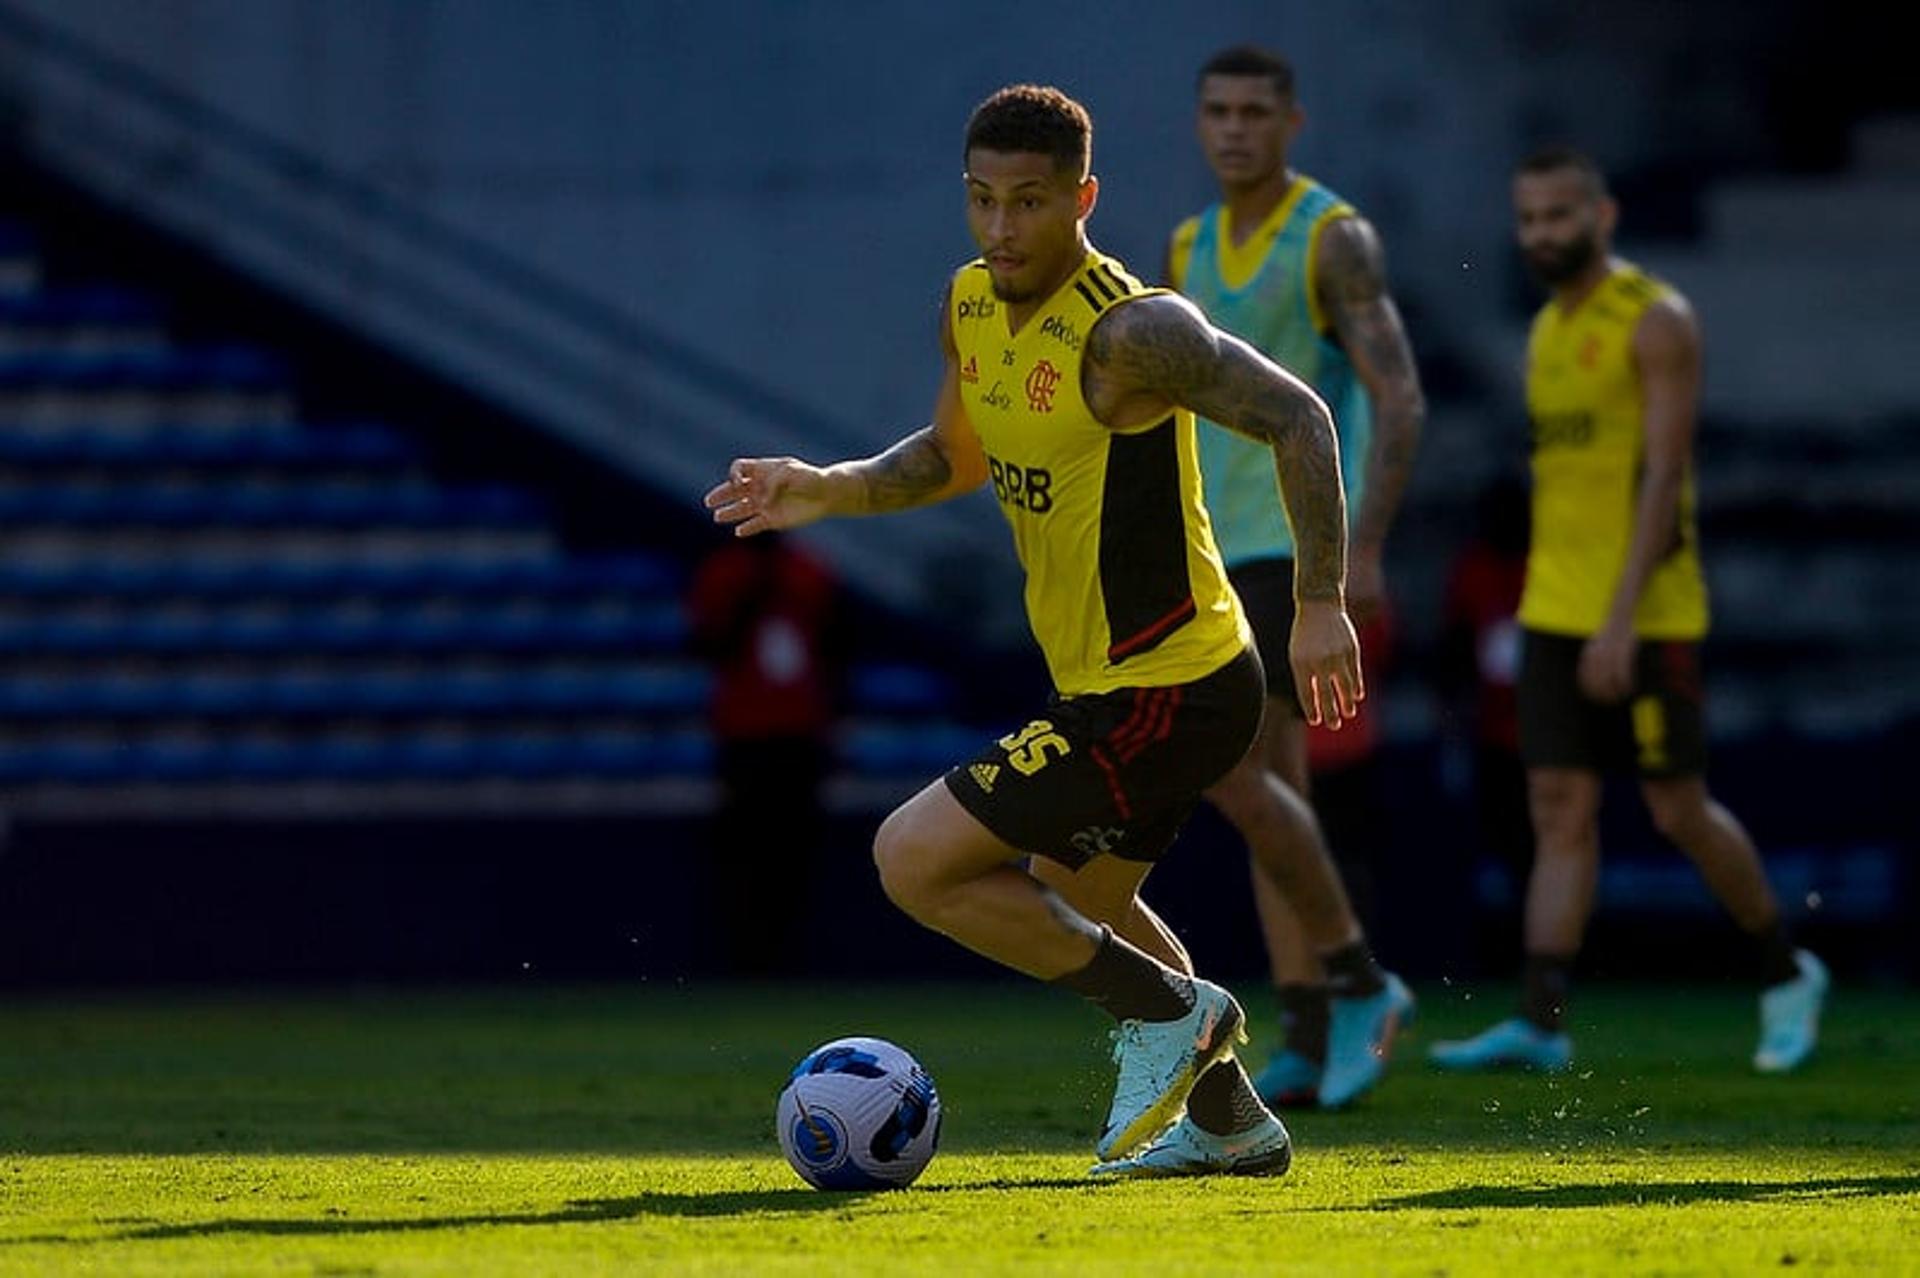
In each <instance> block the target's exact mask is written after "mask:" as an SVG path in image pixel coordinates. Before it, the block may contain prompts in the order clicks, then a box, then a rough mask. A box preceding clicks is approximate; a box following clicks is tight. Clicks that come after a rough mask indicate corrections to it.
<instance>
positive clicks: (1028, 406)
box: [706, 85, 1363, 1176]
mask: <svg viewBox="0 0 1920 1278" xmlns="http://www.w3.org/2000/svg"><path fill="white" fill-rule="evenodd" d="M1091 140H1092V124H1091V122H1090V120H1089V119H1088V117H1087V113H1086V111H1085V110H1084V109H1083V108H1082V107H1081V106H1080V105H1079V104H1078V103H1076V102H1074V101H1073V100H1072V99H1071V98H1069V97H1067V96H1066V95H1065V94H1063V93H1061V92H1060V91H1059V90H1057V89H1052V88H1043V87H1037V86H1033V85H1019V86H1013V87H1009V88H1006V89H1002V90H1001V91H999V92H998V93H995V94H994V95H993V96H992V97H990V98H988V99H987V100H986V101H985V102H983V103H982V104H981V105H980V106H979V107H978V108H977V109H976V110H975V111H974V113H973V116H972V118H971V120H970V121H969V122H968V125H967V133H966V145H965V163H966V170H965V185H966V200H967V225H968V229H969V230H970V231H971V232H972V235H973V238H974V241H975V243H976V244H978V245H979V248H980V253H981V256H980V257H979V258H978V259H976V260H974V261H972V262H969V263H968V264H967V265H965V266H963V267H961V268H960V269H959V270H958V271H957V272H956V273H955V274H954V276H953V277H952V280H951V283H950V284H949V286H948V290H947V297H946V302H945V305H944V307H943V309H942V314H941V327H940V334H941V336H940V341H941V348H942V352H943V354H944V356H945V361H944V365H945V366H944V373H943V378H942V382H941V386H940V391H939V396H938V399H937V400H936V402H935V405H934V411H933V421H932V424H930V425H928V426H926V427H925V428H923V429H921V430H919V431H917V432H915V433H913V434H911V435H908V436H907V437H906V438H904V439H902V440H901V441H900V442H898V443H897V444H895V445H894V446H893V447H891V448H889V449H887V450H886V451H885V452H882V453H880V454H878V455H876V456H873V457H869V458H866V459H864V460H859V461H850V462H841V463H839V464H838V465H833V466H828V467H824V468H822V467H817V466H813V465H809V464H807V463H806V462H802V461H799V460H796V459H794V458H790V457H789V458H761V459H752V460H736V461H734V462H733V463H731V465H730V466H729V469H728V475H727V478H726V480H725V482H723V483H721V484H719V485H718V486H717V487H715V488H714V489H713V490H712V491H711V492H710V493H708V494H707V497H706V502H707V505H708V507H709V508H711V509H712V511H713V513H714V518H715V519H716V520H718V521H720V522H722V523H727V524H732V525H734V526H735V529H736V531H737V532H738V533H741V534H751V533H756V532H760V531H763V530H765V529H769V528H791V527H797V526H799V525H802V524H806V523H809V522H811V521H813V520H816V519H820V518H822V517H825V516H834V515H864V514H879V513H882V512H886V511H895V510H906V509H910V508H913V507H916V506H924V505H927V504H929V503H932V502H937V501H942V500H945V499H947V498H949V497H953V496H955V495H958V494H960V493H965V492H969V491H972V490H973V489H975V488H977V487H980V486H982V485H985V484H989V483H990V484H991V485H992V488H993V493H994V496H995V497H996V498H997V499H998V500H999V504H1000V509H1001V512H1002V514H1003V515H1004V516H1005V517H1006V520H1007V523H1008V525H1009V526H1010V528H1011V529H1012V533H1013V541H1014V547H1015V550H1016V551H1017V552H1018V555H1019V558H1020V562H1021V565H1022V567H1023V568H1024V569H1025V573H1026V588H1025V602H1026V607H1027V616H1028V620H1029V623H1030V624H1031V626H1032V629H1033V634H1034V637H1035V638H1036V639H1037V640H1038V642H1039V645H1040V648H1041V651H1042V653H1043V654H1044V656H1045V658H1046V661H1047V666H1048V671H1049V674H1050V675H1051V677H1052V681H1053V685H1054V688H1055V692H1056V695H1055V696H1054V698H1053V699H1052V700H1051V701H1050V702H1049V703H1048V704H1047V705H1046V706H1045V707H1044V708H1043V709H1041V710H1040V711H1039V712H1038V713H1037V714H1036V715H1035V717H1034V718H1033V720H1032V721H1031V722H1029V723H1027V724H1026V725H1024V726H1023V727H1021V728H1019V729H1017V730H1015V731H1013V732H1010V733H1008V734H1007V735H1005V736H1003V737H1001V738H1000V739H999V740H998V741H997V742H995V743H993V744H992V745H990V746H988V747H987V748H986V749H984V750H983V751H982V752H981V753H980V754H979V755H978V756H977V757H975V758H974V759H972V760H970V761H968V762H965V763H963V764H961V765H959V766H957V767H955V768H954V769H953V770H951V771H950V772H948V773H947V774H946V776H945V777H944V778H943V779H941V780H939V781H936V782H934V783H932V784H930V785H928V786H927V787H926V788H925V789H923V790H921V791H920V792H919V793H918V794H916V795H914V796H913V797H912V798H911V799H909V800H907V801H906V802H905V803H904V804H903V805H901V807H899V808H898V809H896V810H895V811H894V812H893V813H892V814H891V815H890V816H888V817H887V819H886V821H885V822H883V823H882V825H881V827H880V830H879V833H878V834H877V835H876V836H875V839H874V860H875V862H876V863H877V865H878V868H879V873H880V880H881V883H882V886H883V887H884V888H885V890H886V892H887V895H888V896H889V897H890V898H891V899H892V900H893V902H894V903H895V904H896V905H898V906H899V907H900V908H901V909H903V910H905V911H906V912H907V913H908V914H909V915H911V916H912V917H914V918H915V919H917V920H918V921H919V922H921V923H922V924H924V925H926V926H927V927H929V928H932V929H934V930H935V931H939V932H943V933H945V934H946V935H947V936H950V937H952V938H953V939H954V940H955V941H958V942H959V943H960V944H962V945H964V946H966V947H968V948H969V949H972V950H975V951H977V952H978V953H980V954H983V955H985V956H987V957H988V958H991V959H993V960H995V961H997V962H999V963H1002V964H1004V965H1006V966H1008V967H1011V968H1014V969H1016V970H1018V971H1021V972H1024V973H1026V974H1028V975H1030V976H1034V977H1037V978H1039V979H1041V980H1045V981H1051V982H1054V983H1056V984H1059V985H1061V986H1064V987H1065V988H1067V989H1069V990H1072V991H1074V992H1076V993H1078V994H1081V995H1083V996H1085V997H1087V998H1088V999H1090V1000H1092V1001H1093V1002H1095V1003H1096V1004H1098V1005H1099V1006H1100V1007H1102V1008H1103V1009H1105V1010H1106V1011H1107V1012H1108V1013H1109V1014H1111V1015H1112V1016H1113V1017H1114V1018H1115V1020H1116V1021H1117V1022H1118V1028H1117V1029H1116V1031H1115V1043H1116V1045H1115V1051H1114V1056H1115V1060H1116V1062H1117V1064H1118V1067H1119V1078H1118V1081H1117V1083H1116V1086H1115V1091H1114V1097H1113V1103H1112V1107H1111V1109H1110V1111H1109V1113H1108V1116H1107V1120H1106V1125H1105V1127H1104V1129H1103V1130H1102V1132H1101V1135H1100V1140H1099V1144H1098V1147H1097V1148H1098V1155H1099V1158H1100V1159H1101V1160H1102V1161H1101V1162H1100V1164H1099V1165H1097V1166H1096V1168H1095V1172H1096V1173H1097V1174H1102V1175H1123V1176H1127V1175H1155V1174H1159V1175H1168V1174H1194V1173H1210V1172H1235V1173H1245V1174H1255V1173H1268V1174H1273V1173H1278V1172H1283V1171H1285V1170H1286V1168H1287V1166H1288V1164H1289V1162H1290V1160H1291V1157H1292V1153H1291V1146H1290V1144H1289V1142H1288V1137H1287V1131H1286V1128H1285V1127H1284V1126H1283V1125H1282V1124H1281V1123H1280V1121H1279V1120H1278V1119H1277V1118H1275V1117H1274V1116H1273V1114H1272V1113H1270V1112H1269V1111H1268V1109H1267V1108H1266V1106H1264V1105H1263V1104H1261V1102H1260V1099H1259V1097H1258V1096H1257V1095H1256V1094H1255V1093H1254V1091H1253V1088H1252V1085H1251V1083H1250V1082H1249V1080H1248V1078H1247V1076H1246V1073H1245V1071H1244V1070H1243V1069H1242V1068H1241V1066H1240V1064H1239V1062H1238V1061H1237V1060H1236V1059H1235V1058H1234V1056H1233V1046H1234V1043H1235V1042H1236V1041H1239V1040H1243V1039H1244V1037H1245V1033H1244V1030H1243V1028H1242V1025H1243V1022H1244V1019H1245V1017H1244V1014H1243V1012H1242V1011H1241V1008H1240V1006H1239V1004H1238V1003H1237V1002H1235V1000H1234V999H1233V996H1232V995H1230V994H1229V993H1228V992H1227V991H1226V990H1225V989H1223V988H1221V987H1220V986H1218V985H1215V984H1213V983H1212V982H1209V981H1205V980H1201V979H1199V978H1198V977H1196V976H1195V975H1194V974H1193V965H1192V963H1191V961H1190V960H1189V958H1188V956H1187V953H1186V951H1185V949H1184V948H1183V947H1182V946H1181V944H1180V942H1179V941H1178V940H1177V939H1176V938H1175V937H1174V935H1173V933H1172V932H1171V930H1169V929H1168V928H1167V927H1166V925H1165V924H1164V923H1163V922H1162V921H1161V920H1160V919H1159V918H1158V916H1157V915H1155V914H1154V913H1153V911H1152V910H1151V909H1149V908H1148V907H1147V906H1146V905H1145V904H1144V903H1143V902H1142V901H1141V900H1140V898H1139V892H1138V889H1139V887H1140V884H1141V881H1142V880H1143V879H1144V878H1145V877H1146V874H1147V871H1148V870H1149V869H1150V868H1152V865H1153V862H1154V860H1155V859H1156V858H1157V857H1159V856H1160V854H1161V853H1162V852H1163V851H1164V850H1165V849H1166V848H1167V846H1168V845H1169V844H1170V843H1171V842H1172V840H1173V838H1174V835H1175V833H1176V832H1177V831H1178V829H1179V827H1180V826H1181V824H1182V823H1183V822H1184V820H1185V819H1186V817H1187V815H1188V813H1189V812H1190V811H1191V810H1192V808H1193V807H1194V805H1195V804H1196V803H1197V802H1198V800H1199V797H1200V794H1201V792H1202V790H1204V789H1205V788H1206V787H1207V786H1209V785H1211V784H1212V783H1213V782H1215V781H1217V780H1218V779H1219V778H1220V777H1222V776H1224V775H1225V774H1226V773H1227V772H1228V770H1229V769H1231V768H1232V767H1233V766H1234V764H1236V763H1237V762H1239V760H1240V759H1241V757H1242V756H1243V755H1245V754H1246V752H1247V749H1248V747H1249V746H1251V745H1252V743H1253V741H1254V738H1255V735H1256V734H1257V732H1258V731H1259V726H1260V717H1261V713H1262V709H1263V704H1262V696H1263V690H1264V686H1265V683H1264V679H1265V676H1264V674H1263V671H1262V668H1261V662H1260V657H1259V654H1258V653H1257V652H1256V651H1255V650H1254V647H1253V644H1252V640H1251V634H1250V632H1249V630H1248V628H1247V622H1246V619H1245V617H1244V615H1243V614H1242V612H1241V609H1240V604H1239V601H1238V600H1237V599H1236V598H1235V597H1234V594H1233V591H1232V589H1231V587H1230V586H1229V585H1228V584H1227V577H1226V572H1225V570H1224V568H1223V567H1222V566H1221V563H1220V556H1219V552H1218V551H1217V550H1216V548H1215V546H1214V542H1213V535H1212V532H1211V530H1210V528H1209V524H1208V518H1207V513H1206V509H1205V507H1204V506H1203V505H1202V504H1201V499H1200V475H1199V468H1198V463H1197V462H1196V460H1195V457H1194V424H1193V413H1194V412H1195V411H1199V412H1204V413H1206V414H1207V415H1208V416H1209V417H1211V418H1213V419H1214V420H1216V421H1220V422H1225V423H1228V424H1230V425H1231V426H1233V427H1235V428H1237V429H1239V430H1241V431H1244V432H1246V433H1247V434H1248V435H1250V436H1252V437H1254V438H1257V439H1260V440H1263V441H1265V446H1266V448H1267V456H1268V458H1269V465H1271V466H1273V467H1274V468H1275V470H1276V472H1277V475H1278V482H1279V485H1280V488H1281V490H1282V491H1283V492H1284V493H1285V495H1286V501H1287V506H1288V508H1289V510H1290V511H1291V512H1292V518H1293V521H1294V525H1295V530H1296V533H1297V535H1298V538H1299V542H1300V571H1299V573H1298V578H1297V581H1296V583H1295V590H1296V593H1297V596H1298V599H1299V606H1298V615H1297V617H1296V620H1295V622H1294V626H1293V632H1292V636H1291V645H1290V649H1289V658H1290V661H1291V669H1292V672H1293V676H1294V680H1295V684H1296V686H1297V688H1298V691H1299V695H1300V698H1301V701H1302V703H1303V704H1305V705H1306V706H1307V707H1308V712H1309V714H1310V716H1312V717H1313V718H1315V719H1324V720H1325V721H1327V722H1328V723H1339V722H1342V721H1344V720H1346V719H1349V718H1351V717H1352V716H1353V714H1354V712H1355V708H1356V703H1357V701H1358V700H1359V699H1360V698H1361V696H1362V695H1363V690H1362V687H1361V683H1360V666H1359V650H1358V644H1357V643H1356V641H1355V638H1354V632H1353V627H1352V625H1351V623H1350V622H1349V621H1348V619H1347V614H1346V607H1345V598H1344V590H1345V559H1346V515H1345V505H1344V499H1343V496H1342V493H1341V488H1340V457H1339V452H1338V450H1337V446H1336V443H1335V439H1334V434H1333V426H1332V422H1331V421H1330V419H1329V417H1328V413H1327V408H1326V405H1325V404H1324V403H1323V402H1322V401H1321V400H1320V398H1319V397H1318V396H1317V395H1315V394H1314V393H1313V391H1312V390H1311V389H1309V388H1308V387H1307V386H1306V385H1305V384H1303V383H1302V382H1300V381H1299V380H1297V379H1296V378H1294V377H1293V376H1292V375H1290V374H1288V373H1287V372H1285V371H1283V370H1282V369H1280V368H1279V367H1277V366H1276V365H1274V364H1273V363H1272V362H1271V361H1269V360H1267V359H1266V358H1265V357H1263V356H1261V355H1260V354H1259V353H1258V352H1256V351H1255V350H1253V348H1252V347H1250V346H1248V345H1247V344H1246V343H1244V342H1241V341H1239V340H1238V339H1236V338H1234V337H1231V336H1229V335H1228V334H1226V333H1223V332H1221V331H1219V330H1218V329H1216V328H1214V327H1213V326H1212V325H1211V324H1209V323H1208V322H1207V321H1206V320H1205V318H1204V317H1203V316H1202V315H1201V314H1200V312H1199V311H1198V310H1196V309H1195V308H1194V307H1193V306H1192V305H1191V304H1190V303H1188V302H1186V301H1185V300H1183V299H1182V298H1180V297H1178V296H1177V295H1175V294H1172V293H1170V292H1168V291H1167V290H1165V289H1151V288H1143V287H1142V286H1141V285H1140V283H1139V282H1138V281H1137V280H1136V279H1135V278H1134V277H1133V276H1132V275H1130V274H1128V272H1127V271H1126V270H1125V268H1124V267H1122V266H1121V264H1120V263H1119V262H1117V261H1115V260H1114V259H1113V258H1111V257H1108V256H1107V255H1105V254H1104V253H1101V252H1100V251H1099V250H1097V249H1095V248H1093V247H1092V246H1091V245H1090V244H1089V243H1088V240H1087V234H1086V222H1087V218H1088V216H1089V215H1090V214H1091V213H1092V212H1093V208H1094V202H1095V199H1096V197H1097V195H1098V193H1099V185H1098V182H1097V181H1096V180H1095V178H1094V177H1093V176H1092V174H1091V169H1090V159H1091ZM1276 656H1277V654H1276ZM1183 1107H1184V1109H1185V1115H1184V1116H1183V1115H1182V1108H1183ZM1156 1138H1159V1139H1157V1140H1156Z"/></svg>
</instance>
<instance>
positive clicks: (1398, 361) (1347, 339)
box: [1314, 217, 1426, 617]
mask: <svg viewBox="0 0 1920 1278" xmlns="http://www.w3.org/2000/svg"><path fill="white" fill-rule="evenodd" d="M1314 267H1315V273H1316V275H1317V277H1318V278H1317V281H1316V284H1315V289H1316V292H1317V293H1318V295H1319V299H1320V303H1321V306H1322V307H1323V309H1324V310H1325V311H1326V313H1327V315H1328V317H1329V318H1330V319H1331V320H1332V322H1333V328H1334V332H1335V333H1336V334H1337V335H1338V336H1339V338H1340V345H1341V347H1342V348H1343V349H1344V350H1345V351H1346V353H1347V358H1349V359H1351V360H1352V361H1353V367H1354V371H1355V372H1356V373H1358V374H1359V375H1360V381H1361V383H1362V384H1363V385H1364V386H1365V387H1366V390H1367V397H1368V399H1370V400H1371V401H1372V402H1373V445H1372V447H1371V448H1370V449H1369V451H1368V455H1367V464H1366V482H1365V485H1364V487H1365V495H1364V496H1363V497H1362V498H1361V502H1360V509H1359V511H1358V512H1357V513H1356V514H1355V516H1354V520H1353V545H1352V559H1351V562H1350V564H1349V573H1350V578H1349V597H1350V601H1351V603H1352V605H1353V610H1354V614H1355V615H1356V616H1361V617H1364V616H1366V615H1367V614H1368V613H1371V612H1372V611H1374V610H1375V609H1376V608H1378V607H1379V606H1380V603H1381V601H1382V599H1383V598H1384V595H1385V581H1384V578H1383V574H1382V572H1381V564H1380V559H1381V551H1382V548H1383V547H1384V545H1385V543H1386V540H1387V529H1388V528H1389V527H1390V526H1391V525H1392V523H1393V516H1394V512H1395V511H1396V510H1397V509H1399V506H1400V496H1401V494H1402V493H1403V492H1405V491H1406V487H1407V476H1408V475H1409V474H1410V473H1411V472H1412V470H1413V456H1414V453H1415V452H1416V451H1417V450H1418V448H1419V445H1420V428H1421V425H1422V423H1423V421H1424V420H1425V417H1426V402H1425V400H1424V398H1423V397H1422V395H1421V393H1420V374H1419V372H1418V371H1417V370H1416V369H1415V367H1414V362H1413V350H1412V348H1411V347H1410V346H1409V345H1408V343H1407V334H1406V330H1405V329H1404V328H1403V327H1402V326H1401V323H1400V312H1399V309H1398V308H1397V307H1395V306H1394V304H1393V298H1392V296H1391V295H1390V294H1389V293H1388V292H1387V267H1386V254H1385V252H1384V251H1383V250H1382V248H1381V246H1380V237H1379V235H1378V234H1377V233H1376V232H1375V231H1374V229H1373V227H1372V226H1371V225H1370V224H1369V223H1368V222H1367V221H1366V220H1365V219H1363V218H1358V217H1346V218H1341V219H1339V220H1337V221H1335V222H1333V223H1331V224H1330V225H1328V227H1327V228H1326V230H1325V231H1324V232H1323V233H1322V234H1321V237H1320V247H1319V249H1318V251H1317V254H1316V257H1315V260H1314Z"/></svg>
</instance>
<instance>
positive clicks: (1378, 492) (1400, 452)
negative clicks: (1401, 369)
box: [1353, 382, 1427, 548]
mask: <svg viewBox="0 0 1920 1278" xmlns="http://www.w3.org/2000/svg"><path fill="white" fill-rule="evenodd" d="M1372 398H1373V408H1374V422H1373V445H1372V447H1371V448H1370V449H1369V450H1368V452H1367V469H1366V483H1365V485H1364V487H1365V490H1366V491H1365V496H1363V497H1362V498H1361V500H1360V510H1359V513H1358V514H1356V515H1355V516H1354V521H1353V541H1354V544H1355V545H1356V546H1371V547H1375V548H1378V547H1380V546H1382V545H1384V544H1385V543H1386V540H1387V531H1388V530H1389V529H1390V528H1392V527H1393V517H1394V515H1395V514H1397V513H1398V512H1399V510H1400V499H1401V497H1402V496H1404V495H1405V493H1406V491H1407V483H1408V481H1409V479H1411V477H1412V475H1413V459H1414V455H1415V454H1416V453H1418V452H1419V451H1420V432H1421V429H1422V428H1423V427H1424V426H1425V424H1426V416H1427V405H1426V401H1425V399H1423V398H1422V396H1421V394H1420V386H1419V384H1418V383H1417V382H1416V383H1414V384H1412V385H1409V386H1399V387H1395V388H1393V389H1392V390H1390V391H1386V392H1384V393H1379V394H1375V395H1374V396H1373V397H1372Z"/></svg>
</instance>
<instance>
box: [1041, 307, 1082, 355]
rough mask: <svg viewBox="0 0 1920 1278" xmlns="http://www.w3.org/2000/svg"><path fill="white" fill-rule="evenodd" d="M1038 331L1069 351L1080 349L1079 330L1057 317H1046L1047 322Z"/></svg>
mask: <svg viewBox="0 0 1920 1278" xmlns="http://www.w3.org/2000/svg"><path fill="white" fill-rule="evenodd" d="M1040 331H1041V332H1042V333H1044V334H1046V335H1047V336H1048V337H1051V338H1052V339H1053V340H1054V341H1056V342H1059V343H1060V344H1061V345H1062V346H1064V347H1066V348H1067V349H1068V350H1070V351H1077V350H1079V349H1080V330H1079V329H1077V328H1075V327H1074V326H1073V325H1071V324H1069V323H1067V322H1066V321H1065V320H1063V319H1061V318H1060V317H1059V316H1058V315H1049V316H1047V322H1046V323H1044V324H1042V325H1041V326H1040Z"/></svg>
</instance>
